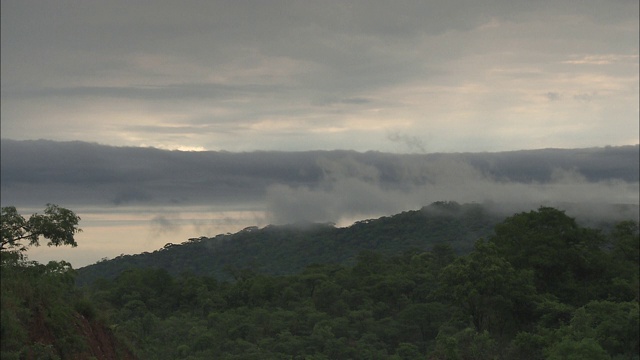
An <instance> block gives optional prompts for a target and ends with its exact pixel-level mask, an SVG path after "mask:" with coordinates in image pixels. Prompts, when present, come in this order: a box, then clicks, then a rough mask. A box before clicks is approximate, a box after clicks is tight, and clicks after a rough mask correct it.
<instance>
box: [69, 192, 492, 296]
mask: <svg viewBox="0 0 640 360" xmlns="http://www.w3.org/2000/svg"><path fill="white" fill-rule="evenodd" d="M500 220H502V217H501V216H499V215H496V214H493V213H491V212H490V211H488V210H487V209H486V207H483V206H482V205H480V204H464V205H460V204H457V203H455V202H436V203H433V204H431V205H429V206H426V207H423V208H422V209H420V210H413V211H406V212H402V213H400V214H397V215H393V216H389V217H382V218H379V219H372V220H364V221H359V222H356V223H355V224H353V225H352V226H349V227H346V228H338V227H335V226H334V225H333V224H310V223H309V224H295V225H284V226H273V225H271V226H266V227H264V228H257V227H249V228H246V229H244V230H242V231H240V232H238V233H235V234H221V235H218V236H215V237H211V238H207V237H200V238H192V239H189V240H188V241H186V242H184V243H181V244H172V243H169V244H167V245H165V246H164V247H163V248H162V249H159V250H156V251H154V252H151V253H142V254H137V255H122V256H119V257H117V258H115V259H112V260H107V261H101V262H98V263H96V264H93V265H90V266H86V267H83V268H80V269H78V276H77V283H78V284H79V285H85V284H88V283H92V282H93V281H95V280H96V279H99V278H107V279H112V278H114V277H115V276H117V275H118V274H120V273H121V272H122V271H124V270H126V269H129V268H159V269H165V270H167V271H168V272H169V273H170V274H173V275H179V274H181V273H183V272H191V273H194V274H196V275H209V276H215V277H216V278H218V279H229V278H230V277H231V273H232V272H233V271H234V270H238V269H247V268H249V269H251V270H253V271H256V272H259V273H262V274H270V275H285V274H293V273H297V272H299V271H302V270H303V269H304V268H305V267H306V266H308V265H310V264H313V263H340V264H350V263H352V262H353V259H354V258H355V256H356V255H357V254H358V253H360V252H361V251H363V250H376V251H377V252H380V253H382V254H387V255H395V254H400V253H402V252H404V251H407V250H411V249H418V250H428V249H430V248H432V247H433V246H434V245H436V244H449V245H450V246H451V247H452V248H453V249H454V250H455V251H456V252H458V253H467V252H469V251H470V250H471V249H472V248H473V243H474V241H475V240H477V239H478V238H481V237H486V236H488V235H490V234H491V233H492V231H493V226H494V225H495V224H497V223H498V222H499V221H500Z"/></svg>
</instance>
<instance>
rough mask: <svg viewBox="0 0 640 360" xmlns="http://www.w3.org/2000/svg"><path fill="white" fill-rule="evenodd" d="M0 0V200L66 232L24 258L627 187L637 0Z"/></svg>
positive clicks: (620, 199) (612, 197)
mask: <svg viewBox="0 0 640 360" xmlns="http://www.w3.org/2000/svg"><path fill="white" fill-rule="evenodd" d="M1 7H2V8H1V16H2V19H1V32H0V34H1V37H2V44H1V46H2V48H1V51H0V57H1V68H2V69H1V78H0V81H1V99H0V100H1V103H2V106H1V107H0V110H1V122H0V125H1V129H0V130H1V136H2V154H1V155H2V183H1V185H2V194H1V195H2V196H1V198H0V200H1V201H2V206H6V205H15V206H17V207H18V210H19V211H20V210H22V211H23V212H26V213H27V214H28V213H30V212H35V211H42V209H43V208H44V204H46V203H49V202H53V203H58V204H59V205H61V206H66V207H69V208H71V209H72V210H76V212H78V214H79V215H81V217H82V218H83V220H82V223H81V225H82V227H83V228H84V230H85V231H84V232H83V233H82V234H81V235H79V243H80V247H79V248H78V249H72V250H71V251H70V250H68V249H57V250H52V249H47V248H44V249H32V250H30V254H32V258H34V259H36V260H39V261H45V260H47V259H52V258H56V259H66V260H71V261H72V263H73V264H74V266H76V267H77V266H81V265H86V264H89V263H91V262H94V261H96V260H98V259H100V258H102V257H113V256H114V255H118V254H121V253H136V252H141V251H153V250H155V249H157V248H159V247H162V245H164V243H166V242H178V243H179V242H182V241H184V240H186V239H187V238H189V237H199V236H203V235H204V236H214V235H216V234H219V233H224V232H226V231H237V230H239V229H242V228H243V227H245V226H250V225H266V224H268V223H272V222H275V223H283V222H288V221H303V220H305V221H306V220H311V221H334V222H338V223H340V224H348V223H349V221H351V220H358V219H362V218H368V217H374V216H380V215H390V214H393V213H395V212H399V211H403V210H411V209H416V208H419V207H420V206H423V205H428V204H429V203H430V202H431V201H438V200H454V201H459V202H465V201H477V202H481V201H499V202H519V203H527V204H528V205H530V206H532V207H534V208H535V207H536V206H538V205H539V204H545V203H549V201H555V202H563V201H565V202H572V203H575V202H580V201H583V202H584V203H586V204H601V203H607V204H618V203H625V204H629V203H630V204H637V203H638V178H637V173H638V165H637V164H638V148H637V146H631V147H623V148H617V147H616V146H623V145H636V144H638V142H639V102H638V98H639V75H638V72H639V61H638V60H639V57H638V53H639V51H638V47H639V35H638V33H639V17H638V11H639V9H638V7H639V6H638V1H637V0H602V1H598V0H554V1H551V0H549V1H546V0H543V1H529V0H526V1H524V0H491V1H484V0H483V1H471V0H469V1H466V0H465V1H452V0H448V1H401V0H397V1H375V0H367V1H342V0H341V1H210V0H203V1H188V0H187V1H130V0H127V1H124V0H110V1H80V0H77V1H76V0H67V1H62V0H47V1H29V0H19V1H14V0H3V1H2V2H1ZM37 139H47V140H53V141H54V142H50V141H35V142H31V141H23V140H37ZM14 140H18V141H14ZM69 141H72V142H69ZM78 141H81V142H78ZM98 144H100V145H98ZM607 145H612V146H614V148H608V149H604V148H599V149H597V150H594V149H591V150H584V151H579V152H577V153H571V154H572V155H571V156H567V153H563V152H561V151H560V152H558V151H557V150H548V151H546V152H536V153H531V154H535V155H531V154H530V155H526V154H529V153H516V154H515V155H514V153H509V154H502V155H500V154H489V155H487V154H484V155H482V154H480V155H475V156H471V155H468V154H467V155H460V154H458V155H447V156H445V157H441V156H439V155H437V154H435V153H463V152H473V153H478V152H485V151H489V152H493V151H511V150H522V149H543V148H559V149H569V148H592V147H603V146H607ZM151 148H158V149H169V150H176V149H177V150H199V151H202V150H207V151H203V152H197V153H196V152H169V151H164V152H162V151H158V150H156V149H151ZM320 150H322V151H324V150H354V151H356V152H349V151H338V152H335V151H330V152H321V151H320ZM256 151H257V152H256ZM274 151H275V152H274ZM367 151H374V152H369V153H367ZM394 154H395V155H394ZM425 154H431V155H429V156H427V157H422V156H423V155H424V156H426V155H425ZM523 154H525V155H526V156H525V155H523ZM396 155H397V157H394V156H396ZM485 155H486V156H485ZM625 169H626V170H625ZM629 174H632V175H629ZM636 212H637V211H636Z"/></svg>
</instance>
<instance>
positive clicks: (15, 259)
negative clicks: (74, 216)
mask: <svg viewBox="0 0 640 360" xmlns="http://www.w3.org/2000/svg"><path fill="white" fill-rule="evenodd" d="M0 255H1V257H2V258H1V262H0V267H1V271H0V290H1V294H2V296H1V305H0V307H1V309H0V312H1V322H0V357H1V358H2V359H5V358H7V359H11V358H15V359H25V358H26V359H72V358H90V356H92V355H99V354H102V353H101V352H99V351H98V352H95V350H96V349H92V348H91V346H90V344H89V341H90V340H89V338H90V337H91V336H94V335H95V332H96V331H97V330H96V329H97V328H96V327H97V326H99V324H97V323H95V322H94V321H95V319H96V317H97V315H96V314H97V311H96V308H95V306H94V305H93V303H92V302H91V301H90V300H89V299H88V298H86V297H85V296H84V295H83V294H82V292H81V291H80V290H79V289H78V288H76V287H75V281H74V276H75V270H73V268H72V267H71V265H70V264H69V263H67V262H64V261H60V262H57V261H51V262H49V263H48V264H46V265H42V264H39V263H37V262H30V261H27V260H26V259H25V258H24V256H23V255H22V254H21V253H19V252H10V251H6V252H2V253H0ZM89 328H90V329H91V330H87V329H89ZM125 352H126V350H125Z"/></svg>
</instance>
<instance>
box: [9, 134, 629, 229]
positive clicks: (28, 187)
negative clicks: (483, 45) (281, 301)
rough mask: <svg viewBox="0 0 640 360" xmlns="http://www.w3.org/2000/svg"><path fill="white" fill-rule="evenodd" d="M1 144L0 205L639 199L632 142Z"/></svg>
mask: <svg viewBox="0 0 640 360" xmlns="http://www.w3.org/2000/svg"><path fill="white" fill-rule="evenodd" d="M1 151H2V152H1V155H2V162H1V164H2V169H1V170H2V172H1V189H2V203H3V205H6V204H12V205H14V204H15V205H20V206H41V204H42V203H46V202H52V203H59V204H69V206H70V205H73V204H80V205H92V206H113V205H121V206H123V205H178V206H185V207H188V206H191V205H203V204H208V205H226V206H249V205H250V206H258V207H262V208H264V209H265V210H266V211H267V212H268V217H269V220H270V221H272V222H293V221H303V220H304V221H335V222H337V221H340V220H341V219H348V218H352V217H353V218H356V217H370V216H376V215H386V214H391V213H394V212H399V211H403V210H408V209H413V208H416V207H420V206H423V205H426V204H429V203H430V202H433V201H438V200H453V201H458V202H471V201H476V202H486V201H493V202H498V203H517V204H520V205H522V204H526V205H527V206H534V207H535V206H538V205H540V204H549V203H563V202H564V203H585V204H589V205H590V206H591V205H593V204H596V205H597V204H636V205H637V203H638V170H639V169H638V166H639V165H638V164H639V161H638V160H639V155H638V146H627V147H607V148H590V149H574V150H561V149H545V150H533V151H516V152H502V153H460V154H412V155H398V154H389V153H379V152H366V153H359V152H353V151H309V152H249V153H228V152H210V151H209V152H181V151H167V150H159V149H154V148H126V147H110V146H103V145H98V144H93V143H84V142H51V141H13V140H2V149H1ZM536 204H537V205H536ZM165 220H166V218H157V219H156V220H154V221H155V224H156V225H157V226H158V227H159V228H166V227H168V225H170V224H169V223H167V222H166V221H165Z"/></svg>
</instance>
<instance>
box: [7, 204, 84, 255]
mask: <svg viewBox="0 0 640 360" xmlns="http://www.w3.org/2000/svg"><path fill="white" fill-rule="evenodd" d="M79 221H80V217H79V216H77V215H76V214H75V213H74V212H73V211H71V210H69V209H65V208H62V207H59V206H58V205H52V204H47V206H46V208H45V210H44V214H33V215H31V217H29V219H28V220H27V219H25V218H24V217H23V216H22V215H20V214H19V213H18V211H17V210H16V208H15V207H14V206H7V207H3V208H2V214H1V215H0V234H1V239H2V240H1V242H0V250H3V251H13V250H19V251H25V250H26V249H27V248H28V247H29V246H40V238H41V237H44V238H45V239H48V240H49V241H48V242H47V246H60V245H71V246H73V247H75V246H78V244H77V243H76V241H75V238H74V236H75V234H76V233H78V232H80V231H82V230H81V229H80V228H78V222H79ZM23 241H26V243H23Z"/></svg>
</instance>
